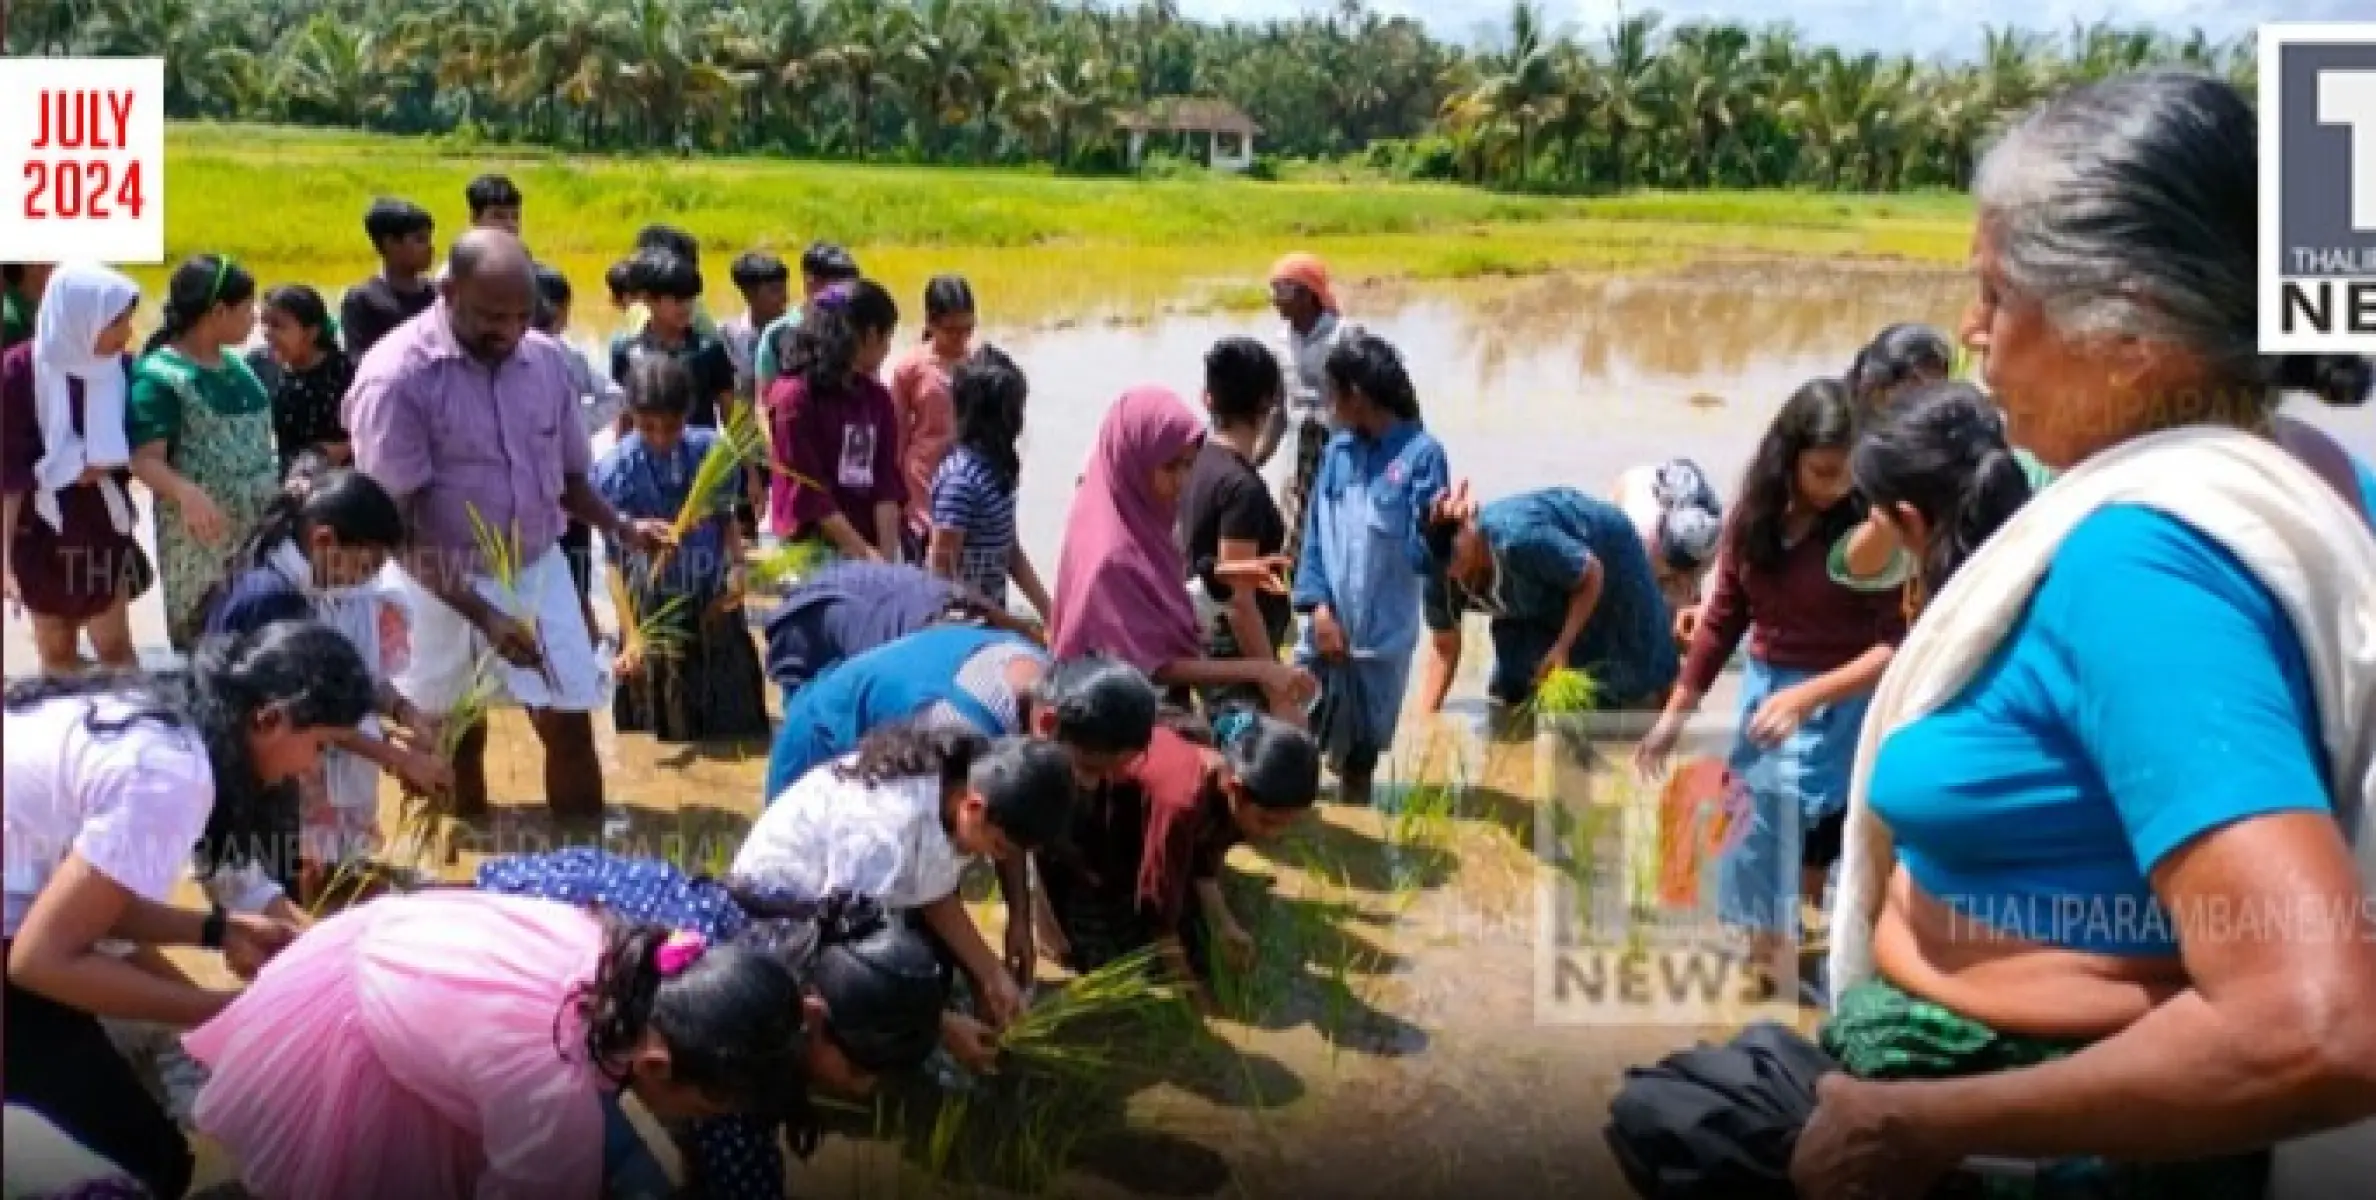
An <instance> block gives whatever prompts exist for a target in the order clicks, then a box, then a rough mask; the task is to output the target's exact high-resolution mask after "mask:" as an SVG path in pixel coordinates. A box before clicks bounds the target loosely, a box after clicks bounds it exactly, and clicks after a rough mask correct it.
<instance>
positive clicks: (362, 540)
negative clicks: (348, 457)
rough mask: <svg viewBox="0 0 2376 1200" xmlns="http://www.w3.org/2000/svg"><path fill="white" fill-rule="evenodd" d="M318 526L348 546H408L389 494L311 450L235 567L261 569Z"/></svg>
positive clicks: (244, 544)
mask: <svg viewBox="0 0 2376 1200" xmlns="http://www.w3.org/2000/svg"><path fill="white" fill-rule="evenodd" d="M315 526H327V527H328V528H329V529H330V531H331V532H333V533H336V534H337V535H338V540H339V541H340V542H343V543H345V544H347V545H350V546H370V547H374V548H377V549H382V550H390V551H393V550H395V549H396V548H397V547H399V546H401V545H403V544H404V540H405V525H404V510H403V509H401V508H398V507H397V505H396V498H395V497H393V496H390V495H389V494H388V489H387V488H385V487H382V486H381V485H380V483H379V481H378V480H376V479H373V478H372V477H371V476H369V475H366V474H364V473H363V472H361V471H357V470H355V469H353V468H351V467H341V466H337V465H335V464H333V463H332V462H331V461H330V460H329V458H327V457H326V456H324V455H322V454H321V453H320V452H318V451H313V450H307V451H305V452H303V453H301V454H299V455H298V456H297V460H296V461H295V462H293V463H291V464H290V465H289V474H288V476H287V478H286V480H285V481H284V482H283V483H282V484H281V490H280V492H279V494H277V495H275V496H273V498H272V499H271V501H270V502H269V503H267V504H266V505H265V507H264V512H263V515H262V516H260V517H259V518H257V521H256V527H255V529H253V530H252V531H250V532H249V534H248V537H247V540H246V541H245V542H242V543H241V544H240V548H239V550H238V552H237V553H236V554H235V555H233V557H232V561H233V562H234V563H236V564H238V565H239V566H240V567H241V568H247V567H260V566H263V565H264V564H265V562H266V561H267V560H268V559H269V558H271V556H272V552H273V550H274V549H276V548H277V547H279V545H280V544H281V543H282V542H284V541H288V540H290V539H292V538H298V537H302V536H303V535H304V533H305V531H306V530H307V529H309V528H313V527H315Z"/></svg>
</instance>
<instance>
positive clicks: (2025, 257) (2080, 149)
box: [1972, 70, 2369, 404]
mask: <svg viewBox="0 0 2376 1200" xmlns="http://www.w3.org/2000/svg"><path fill="white" fill-rule="evenodd" d="M2258 139H2259V118H2258V117H2257V116H2255V115H2254V113H2253V110H2252V106H2251V105H2250V104H2248V103H2246V101H2245V99H2244V97H2243V96H2242V95H2241V94H2240V93H2238V92H2237V91H2236V89H2235V87H2234V86H2233V85H2231V84H2229V83H2227V82H2226V81H2224V80H2221V79H2218V78H2215V77H2212V76H2209V75H2203V74H2199V73H2195V72H2191V71H2178V70H2156V71H2146V72H2141V73H2138V74H2134V75H2124V76H2120V77H2118V78H2114V79H2107V80H2103V81H2101V82H2098V83H2092V84H2087V85H2084V86H2081V87H2077V88H2073V89H2072V90H2070V91H2068V92H2065V93H2064V94H2062V95H2061V96H2059V97H2057V98H2055V99H2054V100H2051V101H2049V102H2047V103H2046V104H2045V105H2043V106H2042V107H2040V108H2038V109H2037V110H2036V111H2034V112H2032V113H2031V114H2029V116H2028V117H2026V118H2025V119H2023V120H2022V121H2020V122H2019V123H2017V124H2015V125H2014V126H2013V127H2012V128H2011V129H2010V130H2008V131H2007V132H2006V134H2005V136H2004V137H2003V138H2002V139H2001V140H1999V141H1998V142H1997V144H1996V145H1995V146H1993V147H1992V148H1991V149H1990V150H1989V152H1988V155H1987V156H1986V157H1985V158H1984V159H1983V160H1982V161H1981V163H1980V167H1979V170H1978V172H1977V174H1976V176H1975V178H1974V181H1973V185H1972V191H1973V196H1974V198H1975V199H1976V200H1977V202H1978V205H1979V209H1980V217H1981V220H1982V221H1983V222H1985V223H1986V224H1987V226H1988V228H1989V229H1990V231H1991V232H1992V233H1993V235H1994V246H1995V249H1996V253H1997V260H1998V264H1999V266H2000V268H2001V269H2002V271H2003V272H2004V275H2005V281H2006V283H2007V284H2008V285H2009V286H2010V287H2011V288H2012V289H2013V290H2015V291H2017V292H2019V293H2020V294H2021V295H2022V296H2024V297H2025V298H2028V299H2030V300H2033V301H2035V302H2037V303H2038V304H2039V305H2040V306H2042V307H2043V309H2044V311H2045V314H2046V318H2047V320H2048V322H2049V323H2051V324H2052V325H2053V326H2054V327H2055V329H2056V330H2058V331H2060V332H2061V333H2063V334H2065V335H2066V336H2071V337H2081V338H2084V337H2090V336H2131V337H2143V338H2150V339H2154V340H2157V341H2167V342H2173V343H2176V344H2178V345H2182V346H2185V347H2187V348H2188V349H2190V350H2192V351H2193V352H2194V353H2196V354H2198V355H2200V356H2201V357H2202V359H2203V361H2204V363H2205V365H2206V366H2208V367H2209V368H2210V370H2211V372H2212V373H2213V375H2214V376H2215V377H2216V378H2218V379H2221V380H2225V381H2230V382H2232V383H2236V384H2243V385H2246V386H2253V387H2261V388H2266V389H2270V391H2271V393H2272V395H2273V394H2274V392H2275V390H2277V389H2282V388H2302V389H2306V390H2315V391H2318V392H2319V393H2320V396H2321V398H2322V399H2324V400H2326V401H2328V402H2329V403H2337V404H2352V403H2358V402H2359V401H2360V400H2361V399H2364V398H2365V396H2366V394H2367V390H2368V384H2369V380H2368V371H2367V368H2366V364H2365V362H2364V360H2358V361H2357V369H2356V370H2355V369H2351V368H2349V367H2347V366H2346V365H2345V364H2344V363H2342V362H2340V361H2337V360H2336V359H2335V356H2319V355H2288V356H2264V355H2262V354H2261V353H2260V349H2259V346H2258V341H2259V336H2260V323H2259V289H2258V281H2257V265H2258V255H2259V251H2260V246H2259V232H2258V231H2259V221H2260V184H2259V176H2258V173H2257V172H2258V162H2259V147H2258Z"/></svg>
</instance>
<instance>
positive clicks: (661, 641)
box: [608, 569, 686, 670]
mask: <svg viewBox="0 0 2376 1200" xmlns="http://www.w3.org/2000/svg"><path fill="white" fill-rule="evenodd" d="M608 582H609V586H610V597H611V611H612V612H614V613H617V614H618V618H619V652H620V654H621V656H622V657H624V658H625V659H626V666H627V669H629V670H632V669H633V667H634V666H635V665H636V664H639V663H641V662H643V661H644V658H645V657H646V656H647V655H654V656H658V657H661V658H667V657H670V656H672V655H674V654H676V653H677V651H679V650H681V649H683V648H684V641H685V636H684V631H683V629H682V628H681V627H680V626H679V624H678V623H677V618H678V616H679V615H680V614H681V613H683V612H684V610H685V603H686V598H685V597H683V596H670V597H668V598H667V599H665V600H663V601H661V602H660V604H659V606H658V607H656V608H654V609H653V610H652V611H651V612H643V611H641V610H640V609H639V608H638V607H637V606H636V603H635V589H633V588H630V587H628V586H627V581H626V579H625V578H624V577H623V576H621V575H620V573H619V572H618V571H617V570H615V569H614V570H613V571H611V572H610V574H609V576H608Z"/></svg>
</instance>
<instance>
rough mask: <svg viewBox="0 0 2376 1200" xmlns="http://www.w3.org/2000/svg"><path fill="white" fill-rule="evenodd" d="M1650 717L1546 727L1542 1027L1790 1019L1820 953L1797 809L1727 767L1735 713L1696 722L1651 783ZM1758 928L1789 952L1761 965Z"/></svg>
mask: <svg viewBox="0 0 2376 1200" xmlns="http://www.w3.org/2000/svg"><path fill="white" fill-rule="evenodd" d="M1653 719H1654V718H1652V717H1650V716H1647V715H1639V714H1591V715H1585V716H1578V717H1573V718H1561V719H1560V720H1558V721H1557V722H1556V723H1554V724H1547V725H1546V726H1545V727H1543V728H1541V729H1539V730H1538V733H1537V737H1536V754H1537V760H1536V772H1537V774H1536V778H1537V779H1538V780H1540V781H1542V786H1540V787H1539V788H1538V792H1537V794H1538V795H1539V796H1540V797H1541V799H1540V800H1539V801H1538V803H1537V806H1536V810H1535V848H1536V859H1537V870H1536V892H1535V946H1534V949H1535V971H1534V993H1535V996H1534V999H1535V1019H1536V1020H1537V1022H1538V1023H1541V1024H1547V1025H1605V1026H1627V1027H1636V1028H1639V1027H1644V1026H1680V1027H1690V1028H1709V1027H1725V1028H1730V1027H1737V1026H1739V1025H1743V1024H1747V1023H1749V1022H1753V1021H1781V1022H1785V1023H1788V1022H1791V1021H1794V1020H1795V1019H1796V1017H1797V1015H1798V1012H1799V1008H1798V1005H1799V1000H1800V997H1801V995H1802V990H1801V983H1802V980H1804V979H1806V978H1808V977H1809V976H1810V974H1811V972H1810V967H1811V965H1812V963H1811V958H1812V952H1813V947H1812V946H1811V945H1810V944H1809V943H1808V942H1807V941H1806V940H1805V937H1804V930H1803V929H1802V927H1801V925H1800V916H1801V914H1800V905H1799V887H1800V883H1799V881H1800V872H1799V856H1798V855H1797V854H1796V853H1795V852H1794V850H1793V848H1794V847H1796V846H1797V845H1799V842H1800V838H1801V837H1802V836H1803V834H1804V832H1805V829H1806V826H1807V825H1808V824H1809V822H1807V821H1805V820H1803V819H1802V817H1801V808H1802V804H1801V801H1800V799H1799V796H1798V794H1797V792H1796V791H1795V790H1794V789H1791V788H1789V787H1788V786H1787V780H1786V778H1785V777H1784V776H1782V775H1780V774H1776V773H1773V772H1772V771H1771V769H1770V768H1766V767H1760V768H1755V769H1753V770H1752V771H1751V773H1750V774H1748V775H1746V776H1744V775H1743V774H1741V773H1737V772H1735V771H1734V770H1732V769H1731V767H1730V766H1729V765H1728V759H1729V758H1730V756H1731V754H1732V751H1733V748H1734V745H1735V744H1736V741H1737V734H1738V732H1739V729H1740V721H1739V719H1738V717H1737V716H1736V715H1734V714H1732V713H1730V712H1727V713H1724V714H1721V715H1702V716H1698V717H1695V718H1693V719H1692V720H1691V721H1690V722H1689V723H1688V724H1687V725H1686V726H1685V728H1684V731H1683V734H1682V737H1681V738H1680V740H1679V741H1678V742H1677V744H1676V746H1675V749H1674V752H1673V754H1672V756H1671V757H1670V758H1669V759H1668V760H1667V763H1666V768H1665V770H1664V771H1663V772H1660V773H1657V774H1654V775H1644V774H1643V773H1642V772H1640V771H1638V770H1637V769H1636V767H1635V764H1634V762H1633V757H1632V748H1633V746H1634V744H1635V743H1636V742H1638V741H1639V739H1640V738H1641V737H1642V735H1643V734H1644V733H1646V732H1647V731H1648V729H1649V727H1650V725H1651V723H1652V721H1653ZM1776 784H1782V785H1784V786H1774V785H1776ZM1760 797H1762V798H1763V799H1762V803H1761V800H1760V799H1759V798H1760ZM1751 924H1755V925H1759V926H1761V927H1764V928H1770V929H1775V930H1777V931H1780V932H1781V933H1782V934H1783V940H1782V948H1781V952H1780V953H1778V954H1772V955H1768V956H1763V957H1762V960H1761V956H1759V955H1755V954H1753V953H1752V948H1751V943H1750V940H1749V938H1748V935H1747V934H1746V933H1745V932H1744V930H1745V929H1746V928H1748V927H1749V926H1750V925H1751Z"/></svg>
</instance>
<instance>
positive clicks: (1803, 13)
mask: <svg viewBox="0 0 2376 1200" xmlns="http://www.w3.org/2000/svg"><path fill="white" fill-rule="evenodd" d="M1370 4H1371V7H1373V8H1375V9H1377V10H1378V11H1380V12H1384V13H1387V14H1390V15H1403V16H1413V17H1417V18H1419V19H1420V20H1422V21H1424V22H1426V24H1427V26H1428V28H1429V29H1430V30H1431V31H1432V32H1434V33H1435V34H1437V35H1438V36H1441V37H1445V38H1448V39H1451V40H1454V41H1459V42H1475V41H1477V40H1478V38H1479V35H1480V33H1482V32H1484V31H1488V30H1491V29H1494V28H1497V27H1499V26H1501V25H1503V24H1504V23H1505V22H1506V20H1507V14H1508V13H1509V9H1510V5H1509V0H1370ZM1328 7H1329V4H1328V0H1180V9H1181V11H1182V12H1183V13H1185V14H1186V15H1188V16H1191V17H1197V18H1202V19H1207V20H1232V19H1235V20H1262V19H1266V18H1270V17H1277V16H1289V15H1293V14H1295V13H1298V12H1304V11H1324V10H1326V9H1327V8H1328ZM1543 8H1544V12H1545V14H1546V15H1547V16H1549V17H1550V18H1551V20H1552V21H1553V22H1554V23H1565V24H1567V25H1569V26H1570V27H1572V28H1573V29H1575V30H1577V31H1579V32H1581V33H1584V34H1587V35H1589V34H1590V33H1592V32H1595V31H1598V30H1601V29H1605V28H1607V26H1608V25H1609V23H1610V22H1611V21H1612V20H1614V19H1615V17H1616V15H1617V14H1618V12H1619V10H1620V9H1627V10H1630V11H1633V12H1641V11H1643V10H1645V9H1649V8H1656V9H1658V10H1659V11H1660V12H1661V13H1664V14H1665V15H1666V18H1667V20H1668V21H1669V22H1674V21H1679V20H1685V19H1690V18H1719V19H1726V20H1733V21H1740V22H1742V23H1745V24H1750V25H1759V24H1764V23H1765V22H1767V21H1770V20H1774V19H1776V18H1778V17H1783V16H1787V17H1788V18H1789V19H1790V20H1791V21H1792V22H1793V23H1794V24H1796V25H1797V26H1798V27H1799V28H1800V30H1802V31H1803V32H1804V33H1805V34H1806V35H1807V37H1808V39H1809V40H1811V41H1814V42H1817V43H1820V44H1824V45H1834V46H1840V47H1843V48H1848V49H1856V50H1880V51H1884V52H1891V53H1894V52H1899V51H1904V52H1908V53H1913V54H1917V55H1924V56H1928V55H1933V54H1953V55H1957V56H1959V57H1962V56H1969V55H1971V54H1973V53H1975V52H1976V48H1977V47H1978V45H1979V43H1980V30H1981V27H1982V25H1983V24H1984V23H1985V22H1983V21H1982V20H1980V19H1978V18H1976V17H1975V16H1974V15H1973V14H1974V12H1975V11H1976V10H1979V11H1986V10H1990V9H1994V10H1995V11H1999V12H2004V13H2008V14H2016V13H2017V14H2020V15H2021V19H2020V20H2019V21H2018V22H2017V23H2018V24H2020V25H2022V26H2025V27H2027V28H2031V29H2038V30H2043V31H2048V32H2053V33H2061V32H2063V31H2065V30H2068V29H2069V28H2070V27H2071V25H2072V24H2073V23H2074V22H2086V21H2092V20H2097V19H2103V20H2110V21H2113V22H2115V23H2118V24H2128V25H2152V26H2155V27H2159V28H2166V29H2171V30H2175V31H2184V30H2187V29H2190V28H2194V27H2200V28H2202V29H2203V30H2204V31H2205V32H2206V33H2210V34H2212V35H2214V36H2219V37H2231V36H2234V35H2236V34H2240V33H2242V32H2244V31H2245V30H2247V29H2250V28H2251V27H2252V26H2254V25H2258V24H2260V23H2262V22H2264V21H2341V20H2346V19H2354V18H2356V19H2358V20H2363V21H2364V20H2370V19H2372V18H2376V7H2372V6H2371V3H2370V0H2019V2H2018V3H2016V2H2015V0H1987V2H1983V3H1980V4H1975V3H1973V2H1972V0H1788V2H1787V3H1782V4H1776V3H1774V2H1773V0H1665V2H1663V3H1652V2H1651V0H1633V2H1632V3H1630V4H1621V3H1619V2H1618V0H1544V4H1543ZM1998 19H1999V20H2000V21H2002V20H2003V18H1998Z"/></svg>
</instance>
